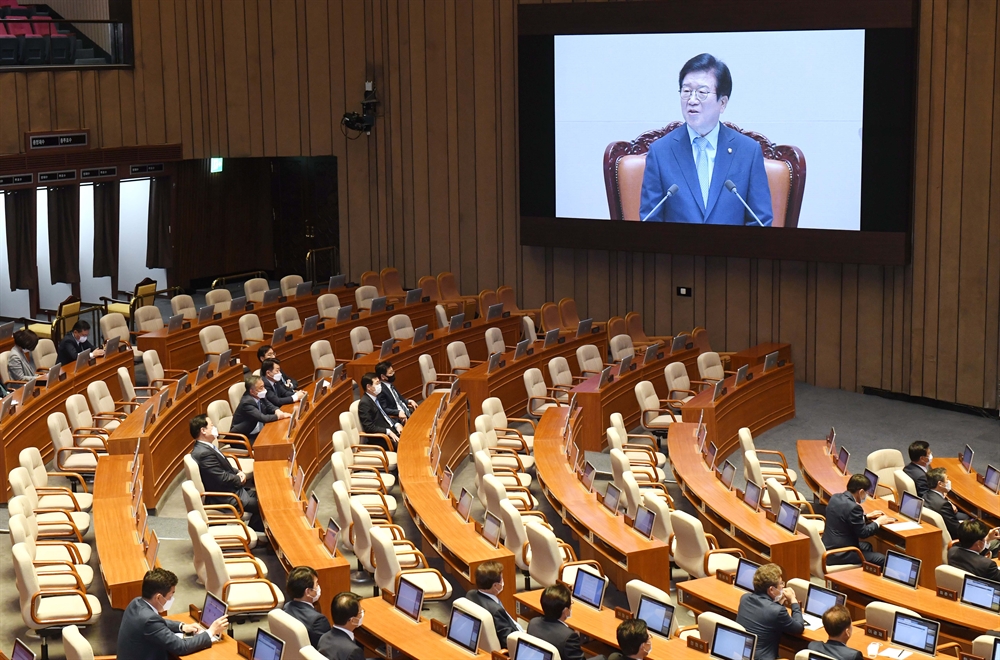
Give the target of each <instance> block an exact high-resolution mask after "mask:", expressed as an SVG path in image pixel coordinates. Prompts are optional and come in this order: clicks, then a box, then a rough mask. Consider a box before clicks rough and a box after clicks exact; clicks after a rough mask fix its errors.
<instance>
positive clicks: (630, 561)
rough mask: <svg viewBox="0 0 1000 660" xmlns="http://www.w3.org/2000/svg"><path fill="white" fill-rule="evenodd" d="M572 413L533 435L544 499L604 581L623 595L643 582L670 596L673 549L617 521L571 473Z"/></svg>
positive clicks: (550, 417) (554, 417) (557, 413)
mask: <svg viewBox="0 0 1000 660" xmlns="http://www.w3.org/2000/svg"><path fill="white" fill-rule="evenodd" d="M567 414H568V409H567V408H566V407H565V406H562V407H559V408H551V409H549V410H547V411H546V412H545V414H544V415H542V419H541V421H540V422H539V423H538V428H536V429H535V471H536V474H537V475H538V485H539V487H540V488H541V489H542V492H543V493H544V494H545V498H546V499H547V500H548V501H549V503H550V504H551V505H552V508H553V509H555V511H556V513H558V514H559V517H560V518H561V519H562V521H563V523H564V524H565V525H566V526H567V527H569V528H570V529H571V530H572V531H573V534H574V536H576V537H577V538H578V539H579V541H580V559H594V560H596V561H598V562H600V564H601V567H602V568H603V569H604V573H605V575H607V576H608V578H609V579H610V580H611V581H612V582H614V583H615V586H616V587H618V588H619V589H622V590H624V589H625V583H626V582H628V581H629V580H631V579H633V578H639V579H640V580H643V581H645V582H648V583H650V584H652V585H654V586H656V587H659V588H660V589H663V590H664V591H669V590H670V571H669V570H665V567H666V566H669V564H670V548H669V546H668V545H667V544H666V543H664V542H662V541H660V540H659V539H655V538H654V539H652V540H649V539H647V538H645V537H643V536H641V535H640V534H639V533H638V532H635V531H633V530H631V529H628V528H627V527H626V526H625V519H624V517H623V516H621V515H618V516H613V515H611V513H610V512H609V511H608V510H607V509H605V508H604V505H602V504H601V503H600V502H598V501H597V496H596V495H595V494H594V493H588V492H587V489H586V488H584V486H583V483H582V482H580V480H579V479H577V477H576V475H575V474H574V473H573V471H572V470H571V469H570V466H569V463H568V461H567V460H566V454H565V453H563V449H562V447H563V444H562V438H563V429H564V427H565V424H566V416H567ZM581 426H583V425H582V424H580V417H579V416H577V417H576V419H575V420H574V422H573V428H572V431H571V436H572V438H573V440H574V441H576V439H577V438H578V437H579V434H580V432H581Z"/></svg>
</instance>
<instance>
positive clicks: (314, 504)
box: [306, 492, 319, 527]
mask: <svg viewBox="0 0 1000 660" xmlns="http://www.w3.org/2000/svg"><path fill="white" fill-rule="evenodd" d="M318 512H319V498H318V497H316V493H315V492H312V493H309V504H307V505H306V522H308V523H309V526H310V527H312V526H313V525H314V524H316V514H317V513H318Z"/></svg>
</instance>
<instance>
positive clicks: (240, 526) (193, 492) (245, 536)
mask: <svg viewBox="0 0 1000 660" xmlns="http://www.w3.org/2000/svg"><path fill="white" fill-rule="evenodd" d="M181 495H182V497H183V498H184V508H185V510H186V512H187V513H191V512H192V511H194V512H196V513H197V514H198V515H199V516H201V519H202V520H203V521H205V524H206V525H208V531H209V534H211V535H212V536H213V537H215V538H216V539H218V540H220V541H226V540H234V541H235V542H245V543H246V546H247V548H249V549H251V550H252V549H253V548H255V547H257V532H255V531H254V530H252V529H250V528H249V527H248V526H247V524H246V523H245V522H243V520H241V519H240V518H238V517H234V516H227V517H222V516H215V517H211V518H210V517H209V515H208V508H207V507H206V506H205V504H204V503H203V502H202V501H201V494H200V493H199V492H198V487H197V486H196V485H195V484H194V482H193V481H190V480H187V481H183V482H181ZM216 507H218V505H216ZM212 511H213V512H218V511H220V509H218V508H214V509H212Z"/></svg>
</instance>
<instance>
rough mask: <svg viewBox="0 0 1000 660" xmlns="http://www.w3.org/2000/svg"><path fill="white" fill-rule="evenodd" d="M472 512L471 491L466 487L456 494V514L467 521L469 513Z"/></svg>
mask: <svg viewBox="0 0 1000 660" xmlns="http://www.w3.org/2000/svg"><path fill="white" fill-rule="evenodd" d="M471 513H472V493H470V492H469V489H468V488H463V489H462V492H461V494H460V495H459V496H458V515H459V516H460V517H461V518H462V520H464V521H465V522H469V514H471Z"/></svg>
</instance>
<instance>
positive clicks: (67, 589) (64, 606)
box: [12, 543, 101, 641]
mask: <svg viewBox="0 0 1000 660" xmlns="http://www.w3.org/2000/svg"><path fill="white" fill-rule="evenodd" d="M12 554H13V559H14V576H15V578H16V580H15V582H16V584H17V593H18V599H19V600H20V610H21V620H22V622H23V623H24V625H25V626H27V628H28V629H29V634H34V633H35V631H41V630H45V629H47V628H61V627H64V626H66V625H69V624H74V623H76V624H80V625H91V624H93V623H96V622H97V619H98V618H99V617H100V616H101V602H100V601H99V600H98V599H97V597H96V596H91V595H89V594H87V589H86V586H85V585H84V584H83V581H82V579H81V578H80V576H79V575H78V574H77V573H75V572H69V571H67V573H66V575H67V578H69V579H72V581H73V584H72V586H52V587H49V586H46V584H45V583H43V581H42V579H40V571H39V570H37V569H36V567H35V565H34V564H33V562H32V559H31V556H30V553H29V551H28V549H27V548H26V547H25V544H23V543H18V544H17V545H15V546H14V547H13V549H12ZM43 641H44V637H43Z"/></svg>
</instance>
